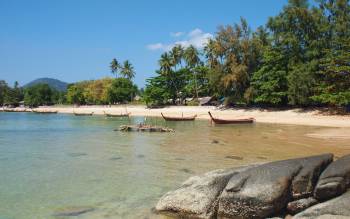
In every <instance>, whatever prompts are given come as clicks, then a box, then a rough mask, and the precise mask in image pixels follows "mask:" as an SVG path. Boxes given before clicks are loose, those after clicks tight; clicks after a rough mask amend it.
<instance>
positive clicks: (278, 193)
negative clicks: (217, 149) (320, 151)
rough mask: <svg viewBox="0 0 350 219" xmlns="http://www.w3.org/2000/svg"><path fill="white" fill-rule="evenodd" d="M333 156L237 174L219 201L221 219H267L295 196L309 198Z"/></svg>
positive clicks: (290, 162) (264, 165)
mask: <svg viewBox="0 0 350 219" xmlns="http://www.w3.org/2000/svg"><path fill="white" fill-rule="evenodd" d="M331 160H332V155H330V154H325V155H319V156H313V157H306V158H298V159H291V160H284V161H277V162H272V163H267V164H263V165H260V166H257V167H253V168H250V169H247V170H246V171H244V172H241V173H240V174H235V175H233V176H232V178H231V179H230V180H229V182H228V184H227V186H226V187H225V189H224V190H223V192H222V194H221V195H220V197H219V207H218V216H219V217H224V218H266V217H273V216H275V215H278V214H279V213H280V212H281V211H282V210H284V209H285V207H286V206H287V203H288V202H289V201H291V200H292V197H293V195H295V196H307V194H311V192H312V191H313V188H314V187H313V185H314V184H315V183H316V179H317V177H318V176H319V174H320V172H321V171H322V169H323V168H325V166H326V165H327V164H328V163H329V162H331Z"/></svg>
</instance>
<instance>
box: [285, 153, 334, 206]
mask: <svg viewBox="0 0 350 219" xmlns="http://www.w3.org/2000/svg"><path fill="white" fill-rule="evenodd" d="M332 161H333V154H324V155H319V156H314V157H310V159H309V158H308V159H301V160H300V162H301V163H300V164H301V165H302V166H303V168H302V169H301V170H300V172H299V173H298V175H296V176H295V177H294V179H293V182H292V196H293V199H294V200H296V199H301V198H306V197H310V196H312V195H313V194H312V193H313V191H314V188H315V185H316V183H317V180H318V177H319V176H320V175H321V173H322V171H324V170H325V168H326V167H327V166H328V165H329V164H330V163H331V162H332Z"/></svg>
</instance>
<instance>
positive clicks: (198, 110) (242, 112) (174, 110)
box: [40, 105, 350, 128]
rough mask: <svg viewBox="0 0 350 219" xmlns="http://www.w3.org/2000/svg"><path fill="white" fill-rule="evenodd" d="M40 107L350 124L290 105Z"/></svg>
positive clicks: (348, 120) (61, 110)
mask: <svg viewBox="0 0 350 219" xmlns="http://www.w3.org/2000/svg"><path fill="white" fill-rule="evenodd" d="M40 109H41V110H57V111H58V112H59V113H73V112H77V113H90V112H94V114H97V115H102V114H104V112H107V113H116V114H120V113H125V112H126V111H127V112H129V113H131V116H150V117H160V116H161V115H160V113H161V112H162V113H163V114H164V115H167V116H181V115H182V114H183V115H184V116H192V115H195V114H197V118H198V119H210V118H209V115H208V111H211V112H212V114H213V115H214V116H215V117H220V118H225V119H236V118H247V117H254V118H255V120H256V122H258V123H272V124H289V125H309V126H324V127H347V128H350V115H346V116H344V115H323V114H321V112H320V111H318V110H313V111H304V110H302V109H290V110H280V111H277V110H276V111H270V110H261V109H225V110H220V109H217V108H216V107H213V106H169V107H165V108H160V109H148V108H146V107H145V106H142V105H127V106H125V105H123V106H112V107H108V106H80V107H72V106H53V107H40Z"/></svg>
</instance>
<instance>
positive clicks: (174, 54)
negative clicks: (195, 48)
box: [170, 44, 184, 70]
mask: <svg viewBox="0 0 350 219" xmlns="http://www.w3.org/2000/svg"><path fill="white" fill-rule="evenodd" d="M183 55H184V48H183V47H182V46H181V45H180V44H178V45H175V46H174V47H173V48H172V49H171V51H170V56H171V59H172V62H173V65H174V67H175V70H176V65H177V64H179V63H180V65H181V59H182V58H183Z"/></svg>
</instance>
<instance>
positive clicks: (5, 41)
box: [0, 0, 287, 87]
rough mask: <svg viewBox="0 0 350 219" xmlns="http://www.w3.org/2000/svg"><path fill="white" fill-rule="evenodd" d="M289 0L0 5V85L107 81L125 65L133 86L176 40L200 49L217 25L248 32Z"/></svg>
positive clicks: (7, 0)
mask: <svg viewBox="0 0 350 219" xmlns="http://www.w3.org/2000/svg"><path fill="white" fill-rule="evenodd" d="M286 2H287V0H263V1H262V0H244V1H243V0H217V1H204V0H202V1H200V0H192V1H190V0H187V1H186V0H177V1H166V0H148V1H146V0H144V1H142V0H139V1H136V0H124V1H117V0H114V1H113V0H59V1H55V0H31V1H27V0H22V1H19V0H0V79H3V80H6V81H7V82H8V83H9V84H10V85H12V84H13V83H14V81H16V80H17V81H19V83H20V84H22V85H23V84H25V83H27V82H29V81H31V80H34V79H36V78H39V77H52V78H57V79H59V80H62V81H66V82H75V81H80V80H89V79H98V78H101V77H106V76H111V74H110V70H109V63H110V61H111V60H112V58H114V57H115V58H117V59H118V60H119V61H124V60H126V59H129V60H130V61H131V62H132V64H133V65H134V67H135V70H136V78H135V82H136V84H137V85H138V86H140V87H143V86H144V84H145V79H146V78H149V77H151V76H153V75H154V71H155V70H156V69H157V61H158V58H159V56H160V54H161V53H162V52H164V50H166V49H167V48H169V47H170V46H171V45H173V44H174V43H176V42H181V43H182V44H185V45H187V44H189V43H194V44H196V45H198V46H199V47H200V45H201V43H203V42H204V41H205V40H206V39H207V38H208V37H210V36H212V35H214V34H215V31H216V29H217V27H218V26H219V25H227V24H233V23H235V22H238V21H239V18H240V16H243V17H245V18H246V19H247V20H248V23H249V24H250V26H251V27H252V28H256V27H257V26H259V25H263V24H265V23H266V21H267V19H268V17H269V16H274V15H277V14H278V12H279V11H280V10H281V9H282V7H283V5H285V4H286Z"/></svg>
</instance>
